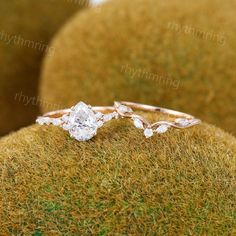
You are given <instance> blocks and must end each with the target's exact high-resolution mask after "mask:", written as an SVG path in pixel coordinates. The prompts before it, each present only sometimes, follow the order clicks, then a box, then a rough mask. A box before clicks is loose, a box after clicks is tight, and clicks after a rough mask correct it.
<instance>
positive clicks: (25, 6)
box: [0, 0, 86, 135]
mask: <svg viewBox="0 0 236 236" xmlns="http://www.w3.org/2000/svg"><path fill="white" fill-rule="evenodd" d="M85 3H86V1H80V2H77V3H76V2H72V1H65V0H50V1H48V0H37V1H32V0H11V1H0V65H1V70H0V109H1V115H0V135H2V134H5V133H7V132H9V131H11V130H15V129H17V128H19V127H21V126H24V125H27V124H30V123H31V122H32V121H33V120H34V117H35V116H36V114H37V113H38V110H39V108H38V107H39V104H40V102H39V99H38V79H39V74H40V66H41V61H42V57H43V55H44V54H45V52H46V53H48V54H49V56H51V57H52V56H54V55H55V54H56V53H57V52H56V51H55V49H54V48H52V47H50V46H49V41H50V40H51V38H52V36H53V35H54V34H55V33H56V31H57V30H58V29H59V28H60V27H61V26H62V24H63V23H64V22H65V21H66V20H67V19H68V18H69V17H70V16H71V15H73V13H75V12H76V11H77V10H78V9H81V8H82V7H83V6H84V5H86V4H85ZM34 98H35V99H34ZM33 99H34V101H33Z"/></svg>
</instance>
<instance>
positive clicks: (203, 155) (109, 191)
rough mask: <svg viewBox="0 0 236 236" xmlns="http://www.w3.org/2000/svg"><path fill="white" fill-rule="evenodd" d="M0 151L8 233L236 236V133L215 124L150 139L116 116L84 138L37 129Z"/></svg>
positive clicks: (0, 143) (3, 143)
mask: <svg viewBox="0 0 236 236" xmlns="http://www.w3.org/2000/svg"><path fill="white" fill-rule="evenodd" d="M150 117H152V118H155V119H156V118H157V117H154V116H151V115H150ZM0 149H1V152H0V174H1V181H0V225H1V227H0V234H1V235H234V234H235V233H236V231H235V229H236V227H235V226H236V219H235V209H236V205H235V204H236V196H235V187H236V183H235V173H236V139H235V138H234V137H233V136H231V135H229V134H227V133H225V132H224V131H222V130H221V129H218V128H215V127H214V126H211V125H208V124H202V125H199V126H196V127H194V128H190V129H186V130H174V129H172V130H169V131H168V132H167V133H165V134H162V135H155V136H153V137H152V138H150V139H145V138H144V136H143V134H142V131H140V130H137V129H136V128H134V126H133V124H132V123H131V122H130V121H128V120H125V119H123V120H114V121H112V122H110V123H107V124H106V125H105V126H104V127H102V128H101V129H100V130H99V132H98V134H97V136H96V137H95V138H93V139H92V140H90V141H88V142H77V141H76V140H74V139H71V138H70V137H69V135H68V134H67V132H65V131H63V130H62V129H60V128H57V127H53V126H50V127H49V126H48V127H46V126H43V127H42V126H38V125H33V126H30V127H28V128H24V129H22V130H20V131H18V132H16V133H13V134H11V135H9V136H7V137H5V138H3V139H1V140H0Z"/></svg>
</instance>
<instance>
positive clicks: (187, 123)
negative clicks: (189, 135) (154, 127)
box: [175, 118, 191, 127]
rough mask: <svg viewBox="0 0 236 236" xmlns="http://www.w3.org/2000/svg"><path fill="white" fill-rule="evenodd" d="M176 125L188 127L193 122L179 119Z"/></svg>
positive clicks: (176, 120)
mask: <svg viewBox="0 0 236 236" xmlns="http://www.w3.org/2000/svg"><path fill="white" fill-rule="evenodd" d="M175 123H177V124H178V125H181V126H183V127H184V126H188V125H189V124H190V123H191V121H190V120H188V119H185V118H177V119H175Z"/></svg>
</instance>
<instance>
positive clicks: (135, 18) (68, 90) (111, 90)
mask: <svg viewBox="0 0 236 236" xmlns="http://www.w3.org/2000/svg"><path fill="white" fill-rule="evenodd" d="M235 7H236V2H235V1H234V0H228V1H225V2H224V4H222V1H220V0H207V1H206V0H200V1H182V0H160V1H156V0H145V1H143V0H132V1H127V0H117V1H115V0H114V1H109V2H107V3H106V4H105V5H104V6H102V7H101V9H100V14H97V11H95V10H93V9H91V10H89V11H86V12H83V13H82V14H79V15H77V16H76V17H74V18H73V19H72V20H71V21H70V23H68V24H67V25H66V26H65V27H64V29H63V30H61V31H60V33H59V34H58V35H57V37H56V38H55V40H54V41H53V44H52V46H53V47H55V48H57V49H58V51H59V53H58V54H57V55H56V56H55V57H48V58H47V59H46V60H45V63H44V70H43V74H42V83H41V96H42V98H43V99H45V100H46V101H47V102H48V103H50V104H54V105H55V106H56V105H61V106H62V107H66V106H68V107H70V106H72V105H74V104H75V103H77V102H78V101H79V100H83V101H85V102H88V103H91V104H98V105H104V104H110V103H112V102H113V101H114V100H130V101H136V102H143V103H148V104H154V105H155V104H156V105H159V106H164V107H169V108H173V109H177V110H182V111H185V112H188V113H190V114H193V115H195V116H198V117H199V118H201V119H203V120H206V121H207V122H209V123H212V124H216V125H217V126H219V127H222V128H224V129H225V130H227V131H229V132H232V133H233V134H235V133H236V126H235V116H236V95H235V88H236V79H235V78H236V71H235V62H236V54H235V53H234V52H235V50H236V18H235V14H234V11H235V10H234V9H235ZM52 88H53V89H52ZM50 108H51V107H50V106H43V111H48V110H50Z"/></svg>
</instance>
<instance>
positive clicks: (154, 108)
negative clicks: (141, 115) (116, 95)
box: [119, 101, 194, 119]
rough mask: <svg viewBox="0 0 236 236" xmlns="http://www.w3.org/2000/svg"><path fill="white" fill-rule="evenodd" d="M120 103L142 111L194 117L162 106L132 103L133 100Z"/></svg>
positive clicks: (188, 117)
mask: <svg viewBox="0 0 236 236" xmlns="http://www.w3.org/2000/svg"><path fill="white" fill-rule="evenodd" d="M119 103H120V104H121V105H125V106H129V107H130V108H133V109H137V110H142V111H150V112H160V113H164V114H167V115H172V116H177V117H183V118H187V119H193V118H194V117H193V116H191V115H189V114H187V113H183V112H179V111H175V110H171V109H167V108H163V107H157V106H151V105H145V104H141V103H134V102H126V101H121V102H119Z"/></svg>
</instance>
